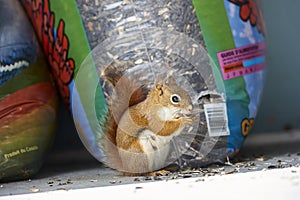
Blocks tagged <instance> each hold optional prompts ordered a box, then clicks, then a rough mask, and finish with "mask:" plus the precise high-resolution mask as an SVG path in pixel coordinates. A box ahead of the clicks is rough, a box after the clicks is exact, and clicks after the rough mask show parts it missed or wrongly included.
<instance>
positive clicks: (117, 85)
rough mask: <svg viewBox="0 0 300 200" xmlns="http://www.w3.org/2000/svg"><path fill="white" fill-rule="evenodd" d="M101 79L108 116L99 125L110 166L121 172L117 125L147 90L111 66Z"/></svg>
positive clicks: (143, 96) (142, 97) (144, 96)
mask: <svg viewBox="0 0 300 200" xmlns="http://www.w3.org/2000/svg"><path fill="white" fill-rule="evenodd" d="M101 79H102V87H104V89H106V90H107V91H109V92H107V93H105V96H106V100H107V106H108V114H107V118H106V120H105V121H104V123H103V124H101V125H102V128H103V130H104V133H105V136H106V142H105V148H106V152H107V156H108V161H109V163H110V166H111V167H112V168H115V169H117V170H120V171H122V163H121V159H120V156H119V153H118V149H117V144H116V133H117V128H118V123H119V121H120V119H121V117H122V115H123V114H124V112H125V111H126V110H127V109H128V107H130V106H133V105H135V104H138V103H140V102H142V101H143V100H144V99H145V98H146V95H147V89H146V88H145V87H143V86H141V85H139V84H137V82H136V81H134V80H131V79H130V78H129V77H127V76H126V75H124V74H123V73H122V72H120V71H119V70H118V68H116V67H114V66H112V65H110V66H108V67H107V68H106V69H105V70H104V71H103V72H102V73H101Z"/></svg>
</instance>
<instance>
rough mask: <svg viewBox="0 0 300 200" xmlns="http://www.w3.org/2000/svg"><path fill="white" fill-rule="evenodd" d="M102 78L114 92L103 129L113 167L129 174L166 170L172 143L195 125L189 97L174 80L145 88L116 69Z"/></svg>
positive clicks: (169, 79)
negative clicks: (191, 125)
mask: <svg viewBox="0 0 300 200" xmlns="http://www.w3.org/2000/svg"><path fill="white" fill-rule="evenodd" d="M101 76H102V78H103V79H104V80H105V81H106V82H108V83H109V84H110V85H111V88H112V89H113V92H112V94H111V95H110V97H109V98H108V100H107V103H108V111H109V113H108V116H107V119H106V122H105V123H104V124H103V126H102V127H103V130H104V133H105V136H106V139H107V140H106V151H107V156H108V159H109V162H110V165H111V167H113V168H115V169H117V170H119V171H123V172H125V173H127V174H128V173H129V174H130V175H142V174H148V173H149V172H153V171H155V170H159V169H161V168H163V167H165V166H166V164H167V163H166V160H167V157H168V154H169V151H170V142H171V140H172V139H173V138H174V137H175V136H177V135H178V134H180V133H181V132H182V130H183V129H184V127H186V126H187V125H190V124H192V122H193V115H192V109H193V104H192V101H191V98H190V96H189V94H188V93H187V92H186V91H185V90H183V89H182V88H181V87H179V86H178V85H177V84H176V80H175V79H174V78H173V77H169V78H167V79H166V80H165V81H163V80H161V79H159V80H156V82H155V84H154V86H153V87H152V88H151V89H146V87H143V86H139V85H138V84H137V83H136V82H135V81H133V80H130V79H129V78H127V77H126V76H123V74H122V73H121V72H119V71H118V70H117V69H116V68H114V67H113V66H109V67H107V68H106V69H105V70H104V72H103V73H102V74H101Z"/></svg>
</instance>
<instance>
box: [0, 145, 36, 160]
mask: <svg viewBox="0 0 300 200" xmlns="http://www.w3.org/2000/svg"><path fill="white" fill-rule="evenodd" d="M38 150H39V147H38V146H36V145H34V146H29V147H24V148H21V149H17V150H14V151H12V152H9V153H6V154H4V158H5V159H9V158H12V157H15V156H18V155H21V154H24V153H29V152H32V151H38Z"/></svg>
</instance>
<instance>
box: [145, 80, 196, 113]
mask: <svg viewBox="0 0 300 200" xmlns="http://www.w3.org/2000/svg"><path fill="white" fill-rule="evenodd" d="M148 96H150V97H151V102H152V105H153V104H156V105H159V106H162V107H163V110H164V112H165V111H167V112H168V113H169V114H170V117H167V118H178V117H180V116H182V115H188V114H190V113H191V111H192V109H193V104H192V100H191V98H190V95H189V94H188V93H187V92H186V91H185V90H184V89H182V88H181V87H180V86H178V85H177V83H176V80H175V79H174V78H173V77H169V78H168V79H167V80H166V81H163V80H161V79H158V80H157V81H156V84H155V85H154V87H153V88H152V90H151V91H150V93H149V94H148Z"/></svg>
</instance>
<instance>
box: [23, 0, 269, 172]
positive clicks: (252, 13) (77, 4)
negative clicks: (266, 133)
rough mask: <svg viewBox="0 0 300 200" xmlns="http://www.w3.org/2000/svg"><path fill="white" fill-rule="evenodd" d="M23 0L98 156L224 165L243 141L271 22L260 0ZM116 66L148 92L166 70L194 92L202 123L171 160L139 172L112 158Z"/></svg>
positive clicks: (177, 142) (177, 141)
mask: <svg viewBox="0 0 300 200" xmlns="http://www.w3.org/2000/svg"><path fill="white" fill-rule="evenodd" d="M22 2H23V5H24V7H25V8H26V10H27V13H28V15H29V16H30V18H31V20H32V22H33V23H34V24H35V28H36V30H37V32H38V35H39V38H40V40H41V42H42V44H43V48H44V52H45V53H46V55H47V56H48V60H49V62H50V65H51V67H52V71H53V73H54V76H55V78H56V82H57V84H58V86H59V89H60V92H61V94H62V96H63V98H64V100H65V102H66V104H67V105H70V108H71V112H72V114H73V117H74V121H75V124H76V127H77V130H78V133H79V135H80V138H81V140H82V141H83V143H84V144H85V146H86V148H87V149H88V150H89V151H90V153H91V154H92V155H93V156H94V157H95V158H97V159H98V160H100V161H101V162H104V163H105V164H107V165H108V166H111V167H113V168H117V169H118V170H120V171H129V172H132V173H134V172H137V173H143V172H148V171H153V170H157V169H158V168H161V167H164V166H166V165H168V164H170V163H177V164H178V165H179V166H180V167H182V168H185V167H191V168H193V167H199V166H203V165H207V164H210V163H214V162H223V161H224V160H225V159H226V157H227V156H228V155H233V154H235V153H236V152H238V150H239V149H240V148H241V146H242V144H243V141H244V139H245V137H246V136H247V134H248V133H249V131H250V129H251V127H252V124H253V121H254V119H255V116H256V112H257V108H258V105H259V101H260V98H261V94H262V88H263V83H264V77H265V29H264V21H263V18H262V15H261V12H260V9H259V4H258V3H257V2H256V1H254V0H247V1H235V0H222V1H209V0H205V1H197V0H194V1H192V0H186V1H182V0H160V1H156V0H155V1H153V0H125V1H123V0H122V1H120V0H103V1H93V0H87V1H80V0H77V1H74V0H66V1H63V2H62V1H59V2H58V1H54V0H40V1H33V0H22ZM110 68H112V69H114V75H115V76H117V75H118V74H121V75H123V78H124V79H128V80H133V82H135V83H137V84H138V85H140V86H141V87H145V88H147V89H148V90H151V88H153V87H154V85H155V84H156V82H157V79H158V78H159V77H168V76H172V77H174V78H175V79H176V82H177V85H178V86H180V87H181V89H183V90H185V91H186V92H188V94H189V96H190V98H191V100H192V102H193V107H194V110H193V113H194V114H195V115H196V117H195V119H194V123H193V124H192V125H191V126H190V127H185V129H184V130H183V131H182V132H181V134H179V135H178V136H176V137H173V138H172V140H171V142H170V143H168V144H167V145H166V146H169V147H168V148H169V149H168V156H167V158H166V159H165V160H164V164H163V165H159V167H157V166H156V167H152V168H151V167H150V168H147V169H144V170H142V171H134V170H133V171H131V169H128V168H126V167H124V166H123V167H122V166H121V167H119V166H116V165H114V164H113V163H112V162H113V161H112V158H111V156H112V155H115V154H112V152H111V150H112V149H113V151H114V152H117V154H118V153H120V151H122V149H118V148H117V146H116V145H115V144H114V142H112V141H111V140H107V135H106V134H107V132H106V129H105V126H106V125H107V124H108V121H109V116H110V113H111V112H112V111H113V109H114V108H113V106H112V105H113V103H112V102H110V99H112V96H113V95H114V90H115V88H114V87H115V86H114V84H111V80H110V79H108V78H107V76H106V75H105V73H106V71H107V70H108V69H110ZM116 85H117V84H116ZM128 92H130V90H129V91H128ZM110 147H112V149H111V148H110ZM127 153H128V154H132V157H135V156H136V152H135V153H133V152H127ZM129 157H130V156H129ZM154 157H155V156H154ZM137 165H138V163H137Z"/></svg>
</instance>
